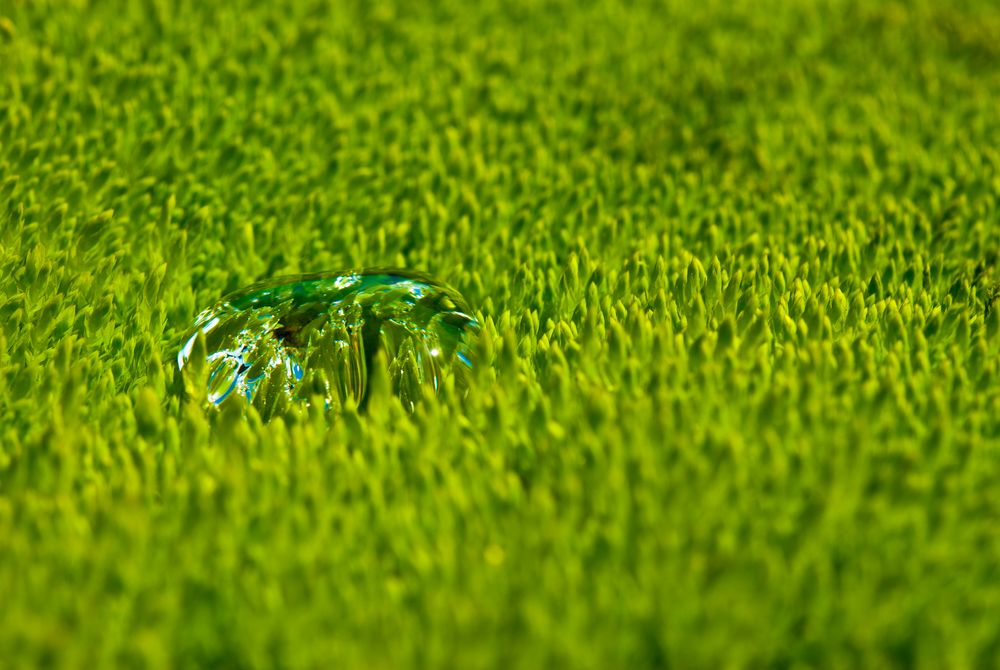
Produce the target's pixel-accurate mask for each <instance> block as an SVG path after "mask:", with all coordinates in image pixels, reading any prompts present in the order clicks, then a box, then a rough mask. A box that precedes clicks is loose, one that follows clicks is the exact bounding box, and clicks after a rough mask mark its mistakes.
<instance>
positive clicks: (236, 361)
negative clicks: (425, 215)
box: [177, 269, 479, 418]
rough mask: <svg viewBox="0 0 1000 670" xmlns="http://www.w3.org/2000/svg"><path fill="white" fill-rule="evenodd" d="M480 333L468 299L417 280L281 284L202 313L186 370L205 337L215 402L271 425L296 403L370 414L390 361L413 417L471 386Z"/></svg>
mask: <svg viewBox="0 0 1000 670" xmlns="http://www.w3.org/2000/svg"><path fill="white" fill-rule="evenodd" d="M478 330H479V325H478V324H477V323H476V320H475V319H474V318H473V317H472V316H470V315H469V310H468V308H467V307H466V306H465V304H464V301H463V300H462V298H461V296H459V295H458V294H457V293H456V292H454V291H453V290H451V289H449V288H447V287H446V286H444V285H442V284H440V283H437V282H435V281H433V280H431V279H429V278H427V277H425V276H422V275H419V274H416V273H412V272H408V271H403V270H389V269H363V270H350V271H345V272H336V273H322V274H311V275H299V276H292V277H279V278H277V279H273V280H270V281H266V282H261V283H258V284H254V285H252V286H249V287H247V288H245V289H242V290H240V291H236V292H235V293H232V294H230V295H228V296H226V297H225V298H223V299H222V301H221V302H219V303H218V304H217V305H215V306H214V307H211V308H210V309H207V310H205V311H204V312H202V313H201V314H200V315H199V316H198V319H197V321H196V322H195V332H194V334H193V335H191V337H190V338H189V339H188V340H187V343H186V344H185V345H184V347H183V348H182V349H181V351H180V353H179V354H178V356H177V365H178V366H179V367H180V368H181V370H182V371H185V369H186V368H188V367H189V366H190V364H191V362H192V361H191V357H192V355H193V352H194V351H195V349H196V343H197V339H198V335H199V334H200V333H203V334H204V338H205V352H206V358H205V361H204V362H205V366H206V370H205V375H206V376H205V378H206V379H207V388H206V389H205V391H204V392H205V394H206V397H207V399H208V401H209V402H211V403H213V404H216V405H220V404H222V403H227V402H249V403H252V404H253V405H254V406H255V407H256V408H257V409H258V411H259V412H260V413H261V415H262V416H263V417H264V418H268V417H270V416H271V415H272V414H274V413H275V412H276V411H279V410H280V409H281V408H282V407H283V406H286V405H287V404H288V402H289V401H296V400H308V399H310V398H317V397H318V398H322V399H323V401H324V402H325V404H326V405H327V406H328V407H335V406H343V405H345V404H353V405H355V406H357V407H358V408H359V409H364V406H365V405H366V403H367V400H368V389H369V371H370V370H371V369H372V365H373V364H374V362H375V360H376V355H378V354H379V353H380V352H381V353H382V355H383V357H384V360H385V362H386V364H387V365H388V376H389V379H390V381H391V384H392V389H393V391H394V392H395V393H396V394H397V395H398V396H399V398H400V400H401V401H402V403H403V405H404V406H405V407H407V408H408V409H412V408H413V407H414V405H415V404H416V403H417V402H418V401H419V399H420V398H421V397H423V396H424V395H426V394H428V393H437V392H438V390H439V389H441V388H442V387H443V386H444V385H445V384H446V380H447V378H448V377H452V378H453V383H454V385H455V387H457V388H459V389H461V388H463V387H465V386H466V384H467V382H468V375H469V371H470V369H471V368H472V364H473V362H472V358H471V355H472V341H473V340H474V338H475V336H476V333H477V332H478ZM195 392H198V391H197V389H196V390H195Z"/></svg>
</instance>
